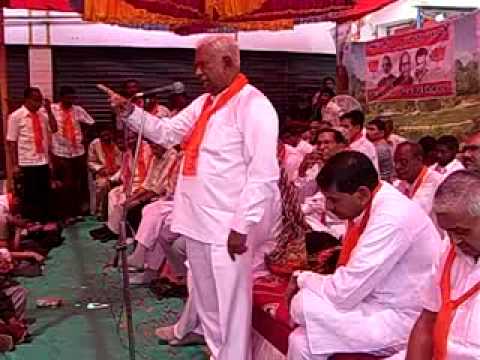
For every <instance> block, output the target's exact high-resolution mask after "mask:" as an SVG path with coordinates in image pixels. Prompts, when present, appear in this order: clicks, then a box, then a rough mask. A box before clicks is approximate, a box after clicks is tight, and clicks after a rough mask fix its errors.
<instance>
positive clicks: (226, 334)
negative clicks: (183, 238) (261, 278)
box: [187, 238, 252, 360]
mask: <svg viewBox="0 0 480 360" xmlns="http://www.w3.org/2000/svg"><path fill="white" fill-rule="evenodd" d="M187 258H188V263H189V265H190V268H191V274H192V283H193V287H192V293H191V294H190V296H191V297H192V300H193V302H194V306H195V308H196V309H197V311H198V317H199V319H200V323H201V325H202V329H203V331H204V336H205V340H206V342H207V345H208V347H209V349H210V351H211V353H212V357H211V359H212V360H250V359H251V347H250V342H251V322H252V270H251V267H252V258H251V253H250V252H247V253H245V254H243V255H241V256H237V257H236V259H235V261H232V260H231V259H230V257H229V255H228V252H227V247H226V246H218V245H213V244H206V243H202V242H200V241H196V240H193V239H190V238H187Z"/></svg>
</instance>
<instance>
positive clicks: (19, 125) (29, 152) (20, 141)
mask: <svg viewBox="0 0 480 360" xmlns="http://www.w3.org/2000/svg"><path fill="white" fill-rule="evenodd" d="M38 115H39V118H40V125H41V127H42V133H43V149H44V152H42V153H37V151H36V149H35V137H34V133H33V124H32V119H31V117H30V111H29V110H28V109H27V108H26V107H25V106H21V107H20V108H19V109H17V110H16V111H14V112H13V113H11V114H10V116H9V117H8V130H7V136H6V139H7V141H16V142H17V151H18V165H19V166H40V165H47V164H48V142H49V141H48V136H49V131H50V129H49V126H48V115H47V113H46V112H45V110H44V109H43V108H42V109H40V110H39V111H38Z"/></svg>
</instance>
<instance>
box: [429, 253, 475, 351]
mask: <svg viewBox="0 0 480 360" xmlns="http://www.w3.org/2000/svg"><path fill="white" fill-rule="evenodd" d="M456 256H457V253H456V251H455V246H452V247H451V248H450V252H449V253H448V257H447V261H446V262H445V266H444V268H443V274H442V278H441V280H440V290H441V294H442V307H441V308H440V311H439V312H438V314H437V319H436V321H435V327H434V329H433V359H434V360H445V359H447V343H448V333H449V331H450V326H451V324H452V321H453V317H454V316H455V311H456V310H457V308H458V307H459V306H460V305H462V304H463V303H464V302H465V301H467V300H468V299H470V298H471V297H472V296H473V295H475V294H476V293H477V292H478V291H480V282H479V283H477V284H476V285H475V286H473V287H472V288H471V289H470V290H468V291H467V292H466V293H465V294H463V295H462V296H460V297H459V298H458V299H456V300H452V299H451V297H450V294H451V273H452V267H453V263H454V261H455V258H456Z"/></svg>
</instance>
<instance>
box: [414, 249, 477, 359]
mask: <svg viewBox="0 0 480 360" xmlns="http://www.w3.org/2000/svg"><path fill="white" fill-rule="evenodd" d="M449 250H450V249H447V251H446V252H445V253H444V255H443V256H442V259H441V260H440V261H438V262H437V263H436V265H435V267H434V271H433V274H432V276H431V278H430V279H429V281H428V282H427V284H428V286H427V287H426V289H425V292H424V296H423V306H424V308H425V309H427V310H429V311H432V312H438V311H439V310H440V307H441V298H442V296H441V291H440V278H441V276H442V273H443V268H444V264H445V261H446V258H447V254H448V251H449ZM479 281H480V262H479V261H477V262H476V263H475V261H474V259H473V258H472V257H470V256H467V255H464V254H463V253H462V252H461V251H460V250H457V257H456V258H455V262H454V264H453V267H452V276H451V289H452V294H451V296H452V299H458V298H459V297H460V296H462V295H463V294H465V293H466V292H467V291H468V290H470V289H471V288H472V287H473V286H475V285H476V284H477V283H478V282H479ZM447 351H448V355H447V356H448V359H455V360H474V359H480V293H479V292H477V293H476V294H475V295H474V296H473V297H471V298H470V299H469V300H467V301H466V302H464V303H463V304H462V305H460V306H459V307H458V309H457V310H456V311H455V316H454V317H453V321H452V325H451V327H450V332H449V334H448V350H447Z"/></svg>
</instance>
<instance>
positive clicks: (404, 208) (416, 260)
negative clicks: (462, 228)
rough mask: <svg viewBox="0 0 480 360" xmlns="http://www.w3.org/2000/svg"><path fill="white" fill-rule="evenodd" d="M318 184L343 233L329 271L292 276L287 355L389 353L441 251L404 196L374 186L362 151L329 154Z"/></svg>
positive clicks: (407, 326) (413, 314)
mask: <svg viewBox="0 0 480 360" xmlns="http://www.w3.org/2000/svg"><path fill="white" fill-rule="evenodd" d="M317 182H318V184H319V186H320V189H321V191H322V192H323V194H324V195H325V198H326V207H327V210H329V211H332V212H333V213H334V214H335V215H336V216H338V217H339V218H341V219H345V220H347V221H348V228H347V232H346V234H345V236H344V238H343V245H342V250H341V253H340V258H339V260H338V263H337V268H336V270H335V272H334V273H333V274H331V275H320V274H316V273H312V272H302V273H300V274H296V276H294V277H293V278H292V281H291V284H290V289H289V292H288V293H289V294H288V297H289V298H290V297H292V300H291V305H290V314H291V317H292V320H293V322H294V323H296V324H297V325H298V327H297V328H296V329H295V330H294V331H293V333H292V334H291V335H290V337H289V349H288V358H289V359H291V360H297V359H309V360H312V359H327V358H328V357H329V356H330V355H332V354H337V353H359V352H361V353H370V354H372V353H373V354H382V355H385V354H386V355H389V354H392V353H395V352H397V351H399V350H401V349H402V348H404V347H405V346H406V342H407V338H408V334H409V332H410V330H411V328H412V326H413V323H414V322H415V320H416V318H417V316H418V315H419V313H420V311H421V304H420V300H419V295H420V286H421V284H422V281H423V280H425V279H426V278H427V276H428V274H429V272H430V268H431V266H432V264H433V262H434V259H435V258H436V256H437V254H438V251H439V250H438V249H439V248H440V238H439V235H438V233H437V230H436V229H435V226H434V225H433V223H432V221H431V220H430V218H429V217H428V216H427V215H426V214H425V212H424V211H422V210H421V209H420V208H419V207H418V206H417V205H415V204H414V203H413V202H412V201H411V200H410V199H408V198H406V197H405V196H403V195H402V194H400V193H399V192H398V191H397V190H396V189H394V188H393V187H392V186H391V185H389V184H388V183H385V182H381V181H379V177H378V172H377V171H376V170H375V167H374V166H373V164H372V162H371V161H370V160H369V159H368V158H367V157H366V156H365V155H364V154H361V153H359V152H355V151H346V152H341V153H338V154H336V155H334V156H333V157H332V158H330V159H329V160H328V161H327V163H326V164H325V166H324V167H323V168H322V170H321V171H320V174H319V176H318V178H317Z"/></svg>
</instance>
